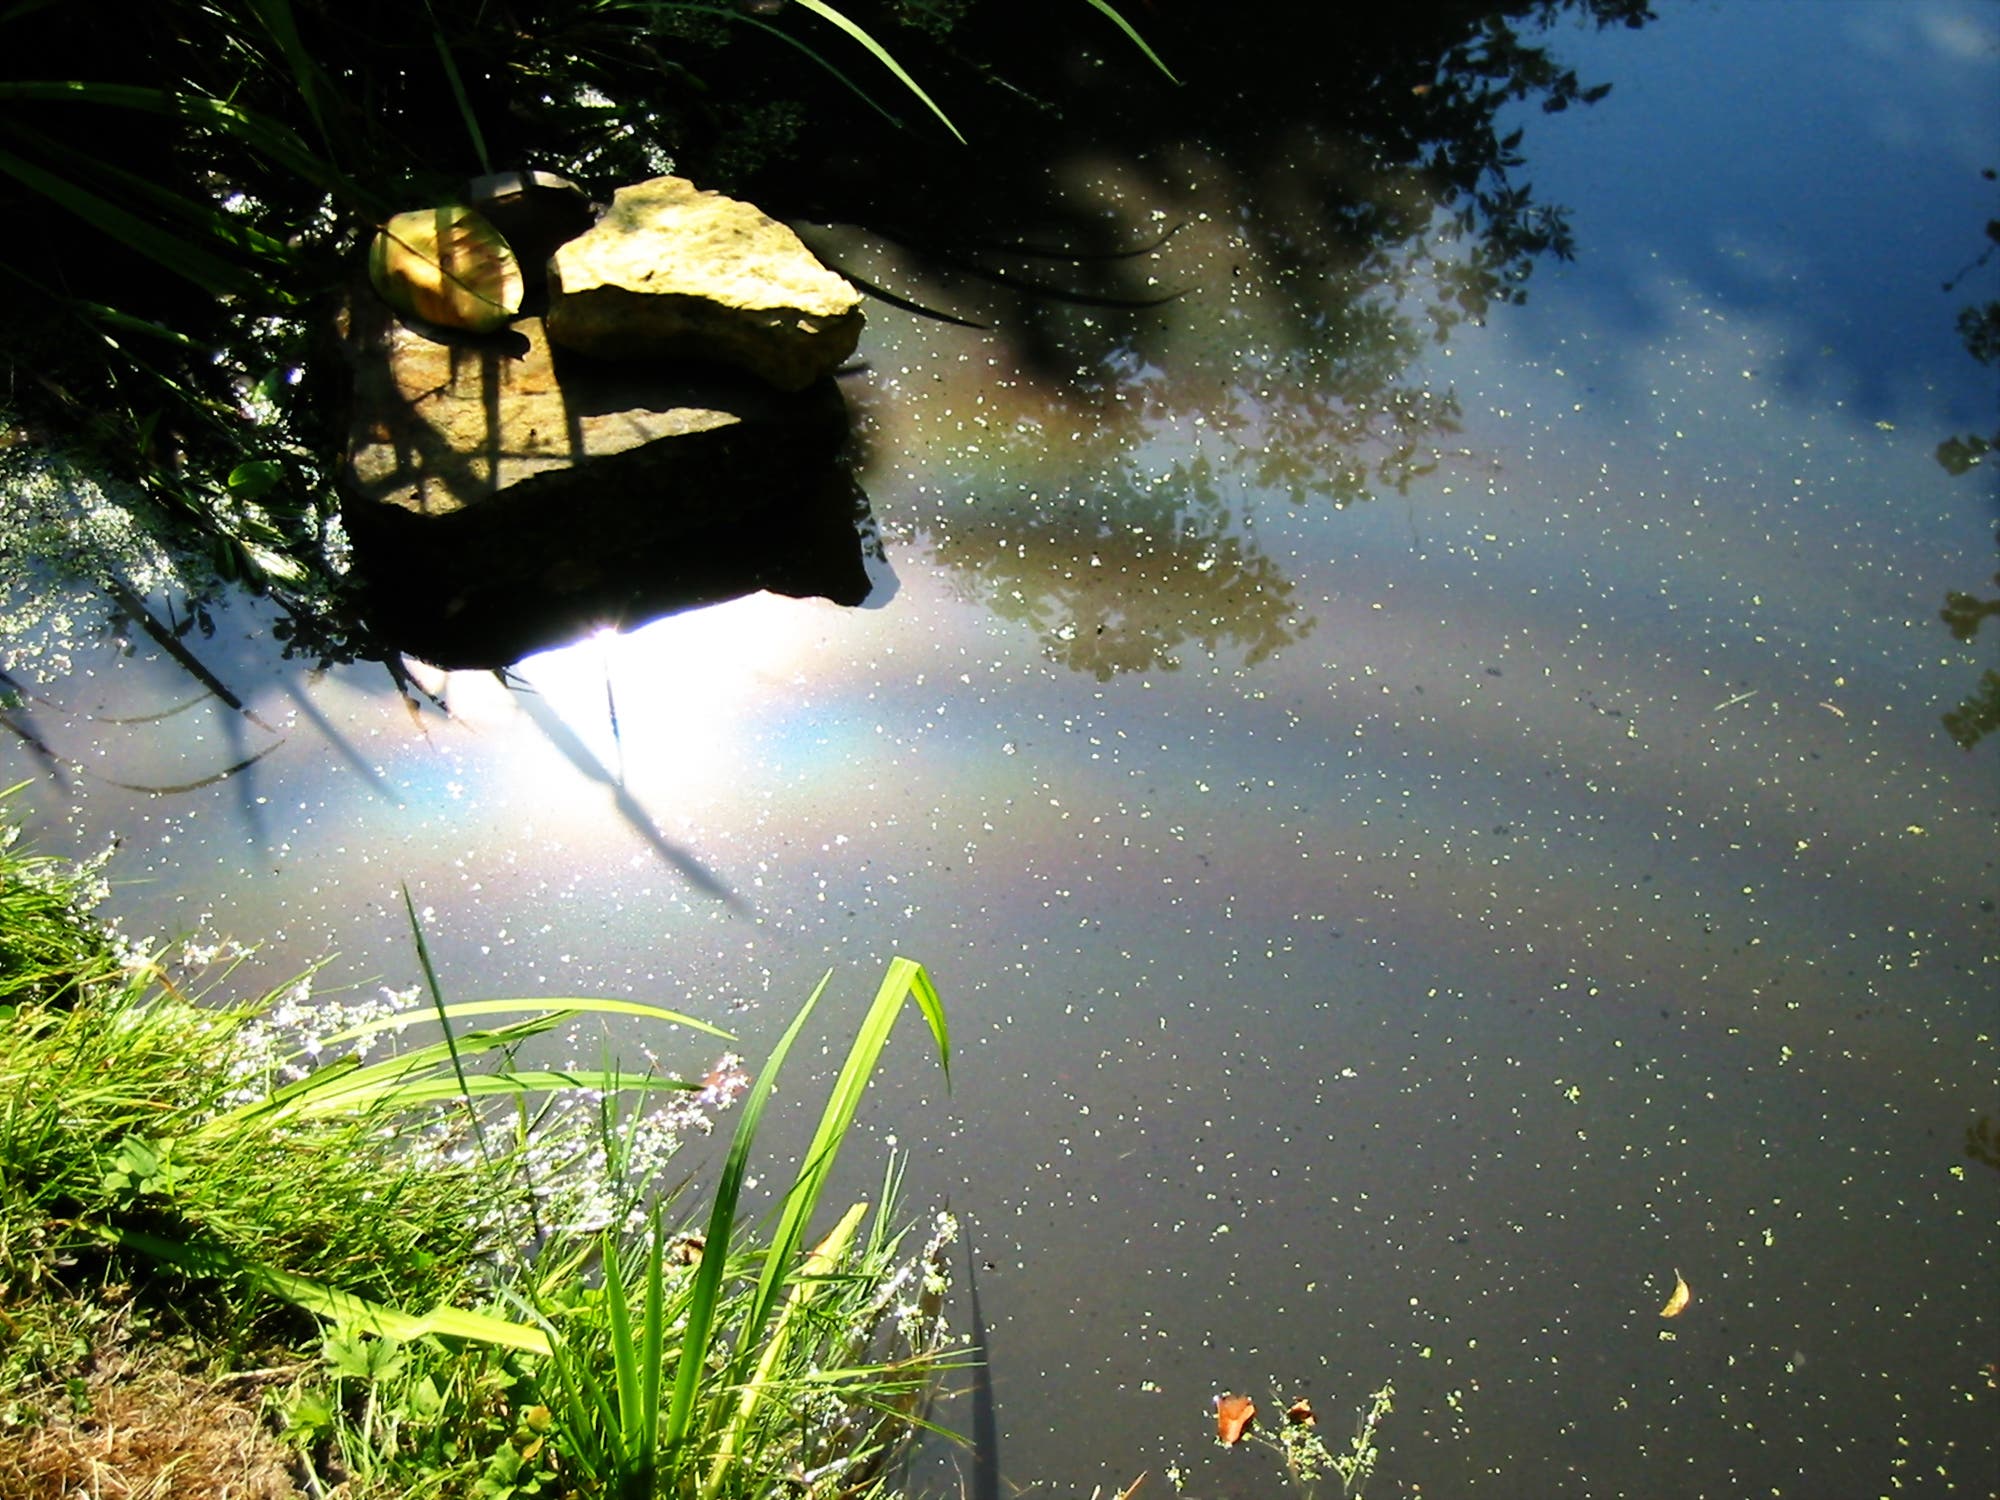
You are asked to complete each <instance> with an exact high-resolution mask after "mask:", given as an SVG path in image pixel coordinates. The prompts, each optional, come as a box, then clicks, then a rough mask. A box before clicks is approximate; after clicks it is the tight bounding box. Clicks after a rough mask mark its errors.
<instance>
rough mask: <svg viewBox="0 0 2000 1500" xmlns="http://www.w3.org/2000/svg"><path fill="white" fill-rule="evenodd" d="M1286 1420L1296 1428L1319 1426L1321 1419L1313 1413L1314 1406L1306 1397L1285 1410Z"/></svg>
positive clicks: (1302, 1397)
mask: <svg viewBox="0 0 2000 1500" xmlns="http://www.w3.org/2000/svg"><path fill="white" fill-rule="evenodd" d="M1285 1420H1286V1421H1287V1422H1290V1423H1291V1424H1292V1425H1293V1426H1294V1427H1317V1426H1319V1417H1318V1416H1317V1415H1316V1414H1315V1413H1314V1411H1313V1404H1312V1402H1310V1401H1308V1400H1307V1399H1306V1398H1305V1397H1304V1396H1301V1397H1299V1399H1298V1400H1296V1401H1294V1402H1293V1403H1292V1404H1291V1405H1290V1406H1288V1407H1286V1408H1285Z"/></svg>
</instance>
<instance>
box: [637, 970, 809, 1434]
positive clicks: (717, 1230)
mask: <svg viewBox="0 0 2000 1500" xmlns="http://www.w3.org/2000/svg"><path fill="white" fill-rule="evenodd" d="M832 980H833V971H832V970H831V969H829V970H827V972H826V974H825V976H824V977H822V978H821V980H820V982H819V983H818V984H817V985H815V986H814V987H813V992H812V994H811V995H809V996H807V997H806V1003H805V1004H804V1005H802V1006H800V1007H799V1013H798V1014H797V1015H796V1016H794V1017H793V1018H792V1024H791V1025H790V1026H788V1027H786V1028H785V1034H784V1035H783V1036H782V1037H780V1038H779V1039H778V1045H777V1046H776V1047H775V1048H773V1049H772V1052H771V1055H770V1058H769V1059H768V1060H767V1061H766V1062H765V1064H764V1067H763V1070H762V1071H761V1072H760V1073H759V1074H758V1075H757V1081H756V1082H755V1083H753V1084H752V1085H751V1086H750V1092H749V1094H748V1095H746V1096H745V1098H744V1100H743V1105H742V1113H741V1115H739V1116H738V1118H737V1121H736V1133H735V1135H733V1136H732V1137H731V1138H730V1141H729V1155H728V1156H727V1158H725V1159H724V1161H723V1164H722V1177H721V1179H720V1180H719V1181H718V1182H717V1183H716V1187H715V1202H714V1203H713V1204H712V1205H711V1206H710V1209H709V1215H708V1232H707V1236H706V1238H705V1240H704V1243H705V1244H706V1245H708V1246H709V1247H710V1248H709V1250H708V1251H707V1253H705V1254H704V1255H703V1256H702V1258H701V1264H700V1265H699V1266H698V1267H696V1269H695V1277H694V1285H693V1288H692V1290H691V1293H690V1296H689V1299H688V1315H687V1324H686V1327H685V1329H684V1331H683V1332H682V1334H681V1348H680V1359H679V1363H678V1364H677V1365H676V1367H675V1370H674V1390H673V1395H672V1397H671V1398H670V1400H669V1402H668V1405H667V1421H666V1430H665V1432H664V1433H663V1434H662V1435H661V1444H662V1446H663V1447H665V1448H666V1449H667V1450H668V1451H669V1452H674V1451H676V1450H678V1449H679V1448H680V1447H681V1446H682V1444H683V1443H685V1442H686V1441H687V1438H688V1430H689V1428H691V1427H692V1426H693V1425H694V1414H695V1406H696V1402H697V1398H698V1397H699V1394H700V1385H701V1380H702V1376H703V1374H704V1373H705V1372H706V1370H707V1366H708V1354H709V1344H710V1342H711V1341H712V1339H713V1338H714V1335H715V1309H716V1304H717V1302H718V1301H720V1299H721V1294H722V1276H723V1271H724V1263H725V1262H726V1261H727V1259H728V1253H727V1247H728V1245H729V1244H730V1236H731V1234H732V1233H733V1232H734V1230H735V1227H736V1209H737V1205H738V1203H739V1201H740V1200H741V1199H742V1197H743V1179H744V1178H745V1177H746V1176H747V1175H748V1173H749V1169H750V1148H751V1145H752V1143H753V1142H754V1141H755V1140H756V1137H757V1125H758V1122H759V1121H760V1120H762V1118H763V1116H764V1107H765V1105H766V1104H768V1103H769V1102H770V1098H771V1090H772V1087H773V1086H774V1085H775V1084H776V1082H777V1079H778V1073H779V1071H780V1070H781V1069H782V1068H783V1067H784V1065H785V1058H786V1057H787V1056H788V1055H789V1054H790V1053H791V1050H792V1045H793V1043H795V1042H796V1041H798V1039H799V1033H800V1032H802V1031H803V1030H805V1024H806V1020H807V1018H808V1017H810V1016H811V1015H812V1013H813V1008H814V1007H815V1006H816V1005H818V1004H819V999H820V996H821V995H823V994H825V993H826V987H827V985H828V984H829V983H831V982H832ZM749 1339H750V1335H749V1334H747V1333H746V1334H745V1335H744V1342H745V1343H746V1344H747V1343H748V1342H749Z"/></svg>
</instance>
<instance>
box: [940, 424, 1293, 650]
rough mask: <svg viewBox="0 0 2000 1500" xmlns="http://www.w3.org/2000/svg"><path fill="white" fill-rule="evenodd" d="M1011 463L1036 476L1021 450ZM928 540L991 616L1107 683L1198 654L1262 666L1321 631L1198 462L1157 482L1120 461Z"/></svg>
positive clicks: (1001, 503)
mask: <svg viewBox="0 0 2000 1500" xmlns="http://www.w3.org/2000/svg"><path fill="white" fill-rule="evenodd" d="M1007 457H1008V455H1006V454H1004V453H1003V462H1004V461H1005V460H1006V458H1007ZM1014 457H1018V458H1019V459H1020V460H1021V461H1022V466H1023V468H1024V469H1026V470H1027V471H1028V472H1032V471H1033V468H1034V467H1035V464H1036V460H1035V455H1034V454H1033V453H1032V452H1030V451H1028V450H1027V448H1026V445H1025V444H1024V445H1022V451H1021V452H1020V453H1019V454H1018V455H1014ZM1008 467H1009V472H1010V473H1011V472H1013V468H1012V465H1011V464H1010V465H1009V466H1008ZM932 540H933V545H934V547H935V550H936V555H937V557H938V559H939V560H940V561H941V562H944V563H946V564H949V565H951V566H952V567H954V568H958V569H961V570H962V571H961V572H960V574H959V577H960V578H961V579H962V580H964V581H965V582H966V584H967V585H968V586H969V587H972V588H975V589H976V590H977V591H978V592H979V593H980V595H981V596H982V597H983V599H984V600H985V602H986V604H987V606H988V607H989V608H990V609H992V610H993V611H994V612H995V613H996V614H998V615H1001V616H1002V617H1004V618H1006V619H1010V620H1018V621H1020V622H1022V623H1024V624H1026V625H1028V626H1030V627H1031V628H1033V629H1034V630H1035V631H1036V632H1037V633H1038V634H1039V635H1040V636H1041V637H1042V640H1043V643H1044V648H1045V649H1046V651H1047V653H1048V656H1049V659H1050V660H1051V661H1054V662H1057V663H1059V664H1060V665H1062V666H1065V667H1068V668H1070V669H1071V670H1072V671H1078V672H1088V673H1090V675H1091V676H1093V677H1095V678H1096V679H1097V680H1098V681H1099V682H1105V681H1108V680H1109V679H1110V678H1111V677H1113V676H1115V675H1116V674H1118V673H1120V672H1139V671H1174V670H1177V669H1178V668H1179V667H1180V666H1181V665H1182V660H1183V657H1184V654H1185V652H1186V650H1187V648H1188V647H1189V646H1190V645H1191V644H1193V645H1199V646H1200V647H1201V649H1203V650H1204V651H1206V652H1208V653H1209V654H1211V655H1214V654H1217V653H1219V652H1222V651H1224V650H1227V651H1231V652H1240V653H1241V654H1242V656H1243V659H1244V660H1245V661H1246V662H1256V661H1261V660H1263V659H1264V658H1265V657H1267V656H1269V655H1270V654H1271V653H1272V652H1273V651H1275V650H1277V649H1279V648H1280V647H1282V646H1286V645H1289V644H1290V643H1291V642H1293V641H1296V640H1299V639H1302V638H1303V637H1304V636H1305V635H1306V633H1307V632H1308V631H1310V630H1311V629H1312V625H1313V622H1312V619H1311V617H1310V616H1305V617H1301V616H1299V615H1298V614H1297V612H1296V611H1295V609H1294V607H1293V605H1292V603H1291V594H1292V587H1293V586H1292V584H1291V582H1290V581H1289V580H1288V579H1286V578H1285V577H1284V576H1283V574H1282V573H1281V572H1280V571H1279V569H1278V566H1277V564H1276V563H1275V562H1273V561H1272V560H1271V558H1270V557H1268V556H1266V555H1265V554H1264V553H1263V552H1261V551H1260V550H1259V549H1258V547H1257V545H1256V540H1255V538H1254V536H1251V535H1249V534H1246V533H1245V532H1243V531H1242V530H1240V529H1239V527H1238V525H1237V523H1236V521H1235V518H1234V517H1233V515H1232V513H1231V510H1230V507H1229V505H1228V503H1227V501H1226V500H1225V498H1224V496H1223V493H1222V485H1221V483H1220V482H1219V480H1218V476H1217V472H1216V467H1215V465H1214V464H1212V463H1211V462H1210V461H1209V460H1208V459H1207V458H1206V457H1203V456H1201V455H1198V454H1197V455H1195V456H1193V457H1190V458H1182V459H1174V460H1170V461H1168V462H1166V463H1164V464H1163V465H1161V466H1160V468H1159V469H1158V470H1157V471H1156V472H1151V473H1148V472H1145V471H1143V470H1142V469H1141V467H1140V465H1139V463H1138V462H1137V461H1136V459H1135V458H1134V456H1133V455H1131V454H1118V455H1114V456H1112V457H1110V458H1109V459H1108V460H1103V461H1101V467H1098V468H1097V469H1096V471H1095V472H1094V473H1093V475H1092V477H1091V478H1089V479H1086V480H1078V481H1075V482H1073V483H1071V484H1068V485H1060V484H1059V486H1058V488H1057V490H1056V492H1055V493H1054V494H1053V495H1052V496H1047V497H1045V496H1043V495H1042V494H1040V492H1039V491H1035V490H1024V491H1023V492H1022V493H1020V494H1018V495H1017V496H1016V497H1015V498H1014V499H1011V500H1009V499H1006V498H1001V497H989V498H987V499H985V500H982V501H981V502H980V503H979V504H978V505H977V506H975V507H972V508H971V510H970V511H969V513H968V515H967V516H966V517H964V518H959V517H956V516H954V517H952V518H951V519H950V520H949V521H948V522H947V523H946V524H942V525H940V526H937V527H935V528H933V529H932Z"/></svg>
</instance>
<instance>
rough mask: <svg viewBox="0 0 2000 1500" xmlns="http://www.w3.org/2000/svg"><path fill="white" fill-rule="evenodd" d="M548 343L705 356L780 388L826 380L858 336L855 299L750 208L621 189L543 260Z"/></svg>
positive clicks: (621, 352) (661, 185)
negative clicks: (597, 214) (546, 262)
mask: <svg viewBox="0 0 2000 1500" xmlns="http://www.w3.org/2000/svg"><path fill="white" fill-rule="evenodd" d="M548 284H549V337H550V338H551V339H553V340H554V341H555V342H556V343H557V344H559V345H561V346H563V347H564V348H568V349H574V350H576V351H578V352H579V353H583V354H589V355H593V356H596V357H598V358H606V359H653V358H678V359H704V360H715V361H718V362H721V363H725V364H732V365H735V366H737V367H738V368H741V369H745V370H749V371H752V372H753V373H755V374H756V375H758V376H760V377H761V378H763V379H765V380H768V381H769V382H770V383H771V384H773V385H775V386H777V387H778V388H779V389H781V390H803V389H805V388H806V387H807V386H809V385H811V384H813V382H815V381H817V380H819V379H821V378H823V377H825V376H827V375H831V374H832V373H833V372H834V371H835V370H836V369H838V368H839V367H840V365H841V364H842V363H843V362H844V361H845V360H847V359H848V358H849V357H850V356H851V355H852V354H853V353H854V348H855V344H856V343H857V342H858V340H859V339H860V337H861V324H862V313H861V294H860V293H859V292H858V291H856V290H855V289H854V288H853V287H852V286H851V285H849V284H848V283H847V282H846V281H845V280H843V279H842V278H841V277H839V276H836V275H835V274H834V273H833V272H831V271H829V270H827V269H826V267H824V266H823V265H821V264H820V263H819V262H818V261H817V260H816V259H814V258H813V254H812V252H811V251H810V250H808V249H806V247H805V244H804V242H803V241H801V240H800V239H799V237H798V236H797V235H796V234H794V233H792V231H791V230H790V229H788V228H787V227H786V226H785V225H783V224H780V223H779V222H778V221H777V220H776V219H773V218H771V217H769V216H768V215H766V214H764V213H762V212H760V211H759V210H757V209H756V208H754V207H752V206H751V205H750V204H748V203H742V202H738V201H737V200H736V199H734V198H727V197H724V196H723V195H722V194H720V193H710V192H704V191H702V190H701V189H699V188H697V187H695V185H694V184H693V183H691V182H689V181H687V180H686V179H685V178H680V177H656V178H654V179H652V180H651V181H649V182H642V183H636V184H634V185H633V186H631V187H626V188H620V189H619V190H618V192H617V193H616V195H615V196H614V197H613V198H612V200H611V206H610V207H609V208H608V209H607V210H606V211H605V212H604V215H603V216H602V217H601V218H600V219H599V220H598V221H597V223H596V224H595V225H594V226H593V227H592V228H590V229H588V230H586V231H585V232H584V233H582V234H580V235H578V236H577V237H576V238H575V239H573V240H570V241H568V242H567V243H565V244H563V245H561V246H559V247H558V248H557V250H556V252H555V254H554V255H553V256H552V257H551V258H550V260H549V275H548Z"/></svg>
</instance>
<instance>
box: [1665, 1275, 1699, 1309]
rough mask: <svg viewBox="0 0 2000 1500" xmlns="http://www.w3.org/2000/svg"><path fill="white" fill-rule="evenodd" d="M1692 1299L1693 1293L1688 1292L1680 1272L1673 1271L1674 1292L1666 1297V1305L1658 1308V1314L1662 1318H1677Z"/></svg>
mask: <svg viewBox="0 0 2000 1500" xmlns="http://www.w3.org/2000/svg"><path fill="white" fill-rule="evenodd" d="M1693 1299H1694V1293H1693V1292H1690V1291H1689V1290H1688V1284H1687V1283H1686V1282H1685V1281H1683V1280H1681V1273H1680V1272H1679V1271H1676V1272H1674V1294H1673V1296H1671V1297H1669V1298H1667V1305H1666V1306H1665V1307H1663V1308H1661V1309H1660V1316H1661V1317H1663V1318H1678V1317H1679V1316H1680V1315H1681V1313H1682V1312H1683V1311H1684V1310H1685V1309H1686V1307H1687V1305H1688V1303H1689V1302H1691V1301H1692V1300H1693Z"/></svg>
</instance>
